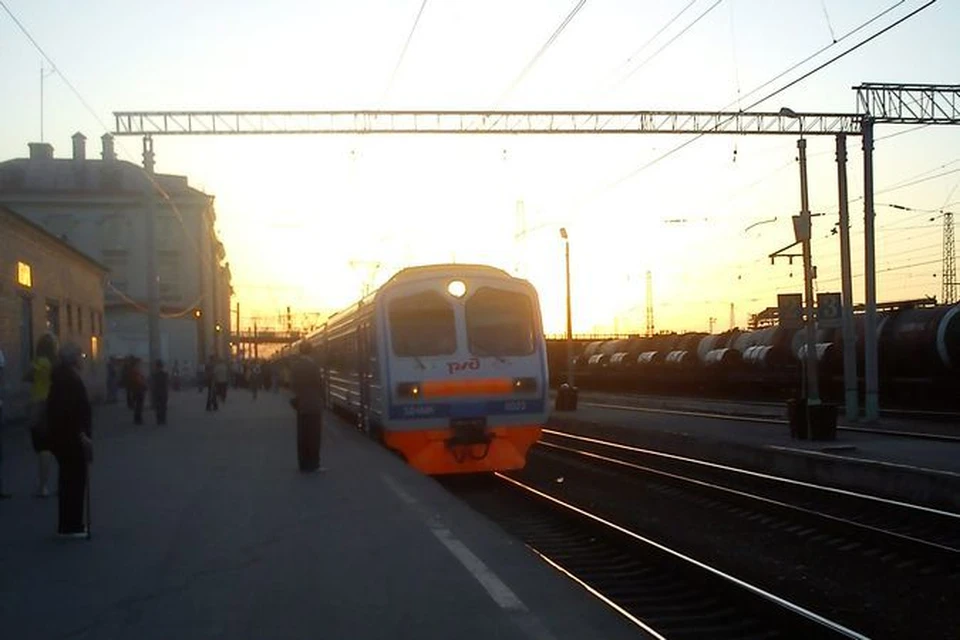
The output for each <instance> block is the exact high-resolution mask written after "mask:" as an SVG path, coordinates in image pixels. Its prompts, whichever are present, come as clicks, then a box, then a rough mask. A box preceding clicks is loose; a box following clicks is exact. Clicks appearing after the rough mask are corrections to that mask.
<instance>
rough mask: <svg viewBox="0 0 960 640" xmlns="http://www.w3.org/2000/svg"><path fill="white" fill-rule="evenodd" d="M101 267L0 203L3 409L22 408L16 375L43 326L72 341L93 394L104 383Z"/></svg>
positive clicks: (13, 412) (24, 389)
mask: <svg viewBox="0 0 960 640" xmlns="http://www.w3.org/2000/svg"><path fill="white" fill-rule="evenodd" d="M106 274H107V268H106V267H105V266H103V265H101V264H99V263H98V262H96V261H94V260H93V259H91V258H90V257H88V256H86V255H85V254H84V253H82V252H80V251H78V250H77V249H75V248H74V247H72V246H71V245H70V244H68V243H66V242H64V241H63V240H61V239H59V238H57V237H56V236H53V235H51V234H50V233H48V232H47V231H46V230H44V229H43V227H41V226H39V225H37V224H35V223H33V222H31V221H30V220H28V219H27V218H25V217H23V216H21V215H20V214H18V213H17V212H15V211H13V210H12V209H9V208H7V207H5V206H3V205H0V349H3V353H4V356H5V358H6V371H5V375H4V382H3V389H2V393H3V395H4V398H5V399H6V402H5V403H4V407H5V408H4V413H5V414H6V415H7V417H10V418H17V417H19V416H22V414H23V408H24V406H25V404H26V399H27V395H28V391H29V387H28V385H26V384H25V383H23V382H22V380H23V376H24V373H25V372H26V371H27V369H28V366H29V363H30V360H31V359H32V357H33V349H34V348H35V346H36V344H37V340H38V339H39V337H40V336H41V335H43V334H44V333H45V332H47V331H49V332H51V333H53V334H55V335H56V336H57V337H58V338H59V339H60V342H61V343H64V342H73V343H75V344H77V345H78V346H80V348H81V349H82V351H83V354H84V357H85V361H84V362H85V365H84V372H83V376H84V380H85V382H86V384H87V389H88V392H89V393H90V396H91V398H92V399H93V400H98V399H100V398H102V397H103V396H104V394H105V391H106V360H105V358H104V354H103V350H102V340H103V326H104V307H103V302H104V281H105V277H106Z"/></svg>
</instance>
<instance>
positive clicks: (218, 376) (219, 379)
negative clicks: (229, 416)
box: [213, 358, 230, 404]
mask: <svg viewBox="0 0 960 640" xmlns="http://www.w3.org/2000/svg"><path fill="white" fill-rule="evenodd" d="M213 378H214V381H215V382H216V384H217V396H218V397H219V398H220V403H221V404H227V384H228V383H229V382H230V368H229V367H228V366H227V363H226V362H224V361H223V358H218V359H217V360H216V362H215V364H214V365H213Z"/></svg>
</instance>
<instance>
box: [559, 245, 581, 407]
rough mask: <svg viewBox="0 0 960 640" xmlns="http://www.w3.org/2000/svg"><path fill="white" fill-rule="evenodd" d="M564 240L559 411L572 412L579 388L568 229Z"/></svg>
mask: <svg viewBox="0 0 960 640" xmlns="http://www.w3.org/2000/svg"><path fill="white" fill-rule="evenodd" d="M560 237H561V238H563V244H564V257H565V259H566V270H567V380H566V382H565V383H564V384H562V385H560V388H559V389H558V390H557V405H556V406H557V410H559V411H572V410H574V409H576V408H577V388H576V386H575V385H574V374H573V310H572V306H571V304H570V237H569V236H568V235H567V229H566V227H560Z"/></svg>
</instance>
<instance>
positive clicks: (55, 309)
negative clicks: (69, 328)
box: [46, 300, 60, 338]
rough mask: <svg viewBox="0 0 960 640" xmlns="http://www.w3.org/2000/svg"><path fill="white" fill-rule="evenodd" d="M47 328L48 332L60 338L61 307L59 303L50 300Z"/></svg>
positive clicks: (47, 310)
mask: <svg viewBox="0 0 960 640" xmlns="http://www.w3.org/2000/svg"><path fill="white" fill-rule="evenodd" d="M46 313H47V316H46V327H47V331H49V332H50V333H52V334H53V335H55V336H57V337H58V338H59V337H60V305H59V304H58V303H57V302H54V301H51V300H48V301H47V308H46Z"/></svg>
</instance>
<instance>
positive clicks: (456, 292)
mask: <svg viewBox="0 0 960 640" xmlns="http://www.w3.org/2000/svg"><path fill="white" fill-rule="evenodd" d="M447 293H449V294H450V295H452V296H453V297H454V298H462V297H463V296H464V294H466V293H467V285H466V283H465V282H464V281H463V280H451V281H450V284H448V285H447Z"/></svg>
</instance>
